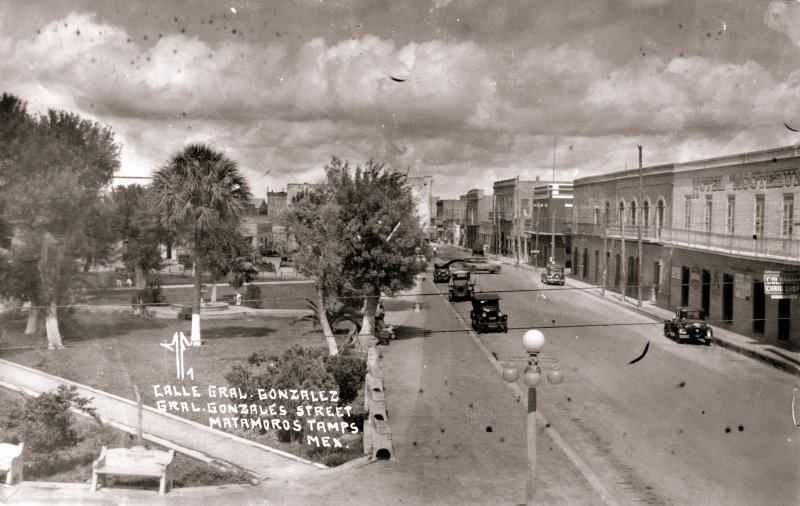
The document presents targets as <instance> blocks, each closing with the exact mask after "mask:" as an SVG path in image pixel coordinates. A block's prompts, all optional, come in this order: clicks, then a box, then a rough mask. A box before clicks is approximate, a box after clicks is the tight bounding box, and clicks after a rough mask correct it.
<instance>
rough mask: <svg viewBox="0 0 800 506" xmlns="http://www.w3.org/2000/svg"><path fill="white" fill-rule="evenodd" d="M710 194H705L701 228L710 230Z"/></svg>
mask: <svg viewBox="0 0 800 506" xmlns="http://www.w3.org/2000/svg"><path fill="white" fill-rule="evenodd" d="M711 211H712V196H711V195H706V205H705V208H704V211H703V230H704V231H706V232H711Z"/></svg>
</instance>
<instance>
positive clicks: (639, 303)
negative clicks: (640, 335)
mask: <svg viewBox="0 0 800 506" xmlns="http://www.w3.org/2000/svg"><path fill="white" fill-rule="evenodd" d="M638 148H639V209H640V212H639V216H637V218H638V219H637V220H636V225H637V227H636V228H637V229H638V232H637V235H638V241H639V262H638V265H637V267H636V274H637V276H636V291H637V297H636V306H637V307H642V221H644V220H643V218H644V201H643V200H642V147H641V146H638Z"/></svg>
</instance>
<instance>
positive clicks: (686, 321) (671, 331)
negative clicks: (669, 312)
mask: <svg viewBox="0 0 800 506" xmlns="http://www.w3.org/2000/svg"><path fill="white" fill-rule="evenodd" d="M705 320H706V314H705V311H704V310H703V309H701V308H697V307H678V308H675V316H674V317H673V318H672V319H671V320H664V335H665V336H666V337H670V338H673V339H677V340H678V341H679V342H680V341H689V340H692V341H702V342H703V343H704V344H706V345H709V344H711V340H712V339H713V337H714V335H713V332H712V331H711V327H709V326H708V325H707V324H706V321H705Z"/></svg>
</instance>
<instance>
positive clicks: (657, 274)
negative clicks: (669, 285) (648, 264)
mask: <svg viewBox="0 0 800 506" xmlns="http://www.w3.org/2000/svg"><path fill="white" fill-rule="evenodd" d="M660 289H661V262H653V290H652V294H653V296H652V300H654V301H655V300H656V299H657V298H658V292H659V290H660Z"/></svg>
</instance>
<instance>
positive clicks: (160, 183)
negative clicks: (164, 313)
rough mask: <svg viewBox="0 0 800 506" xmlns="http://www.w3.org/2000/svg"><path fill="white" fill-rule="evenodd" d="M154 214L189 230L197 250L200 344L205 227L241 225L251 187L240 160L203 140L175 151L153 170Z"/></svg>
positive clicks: (196, 340)
mask: <svg viewBox="0 0 800 506" xmlns="http://www.w3.org/2000/svg"><path fill="white" fill-rule="evenodd" d="M151 187H152V189H153V192H154V198H155V205H154V209H155V212H156V215H157V216H158V217H159V219H160V220H161V223H162V224H163V225H164V226H165V227H167V228H168V229H169V230H172V231H176V232H177V231H180V230H181V229H184V227H186V229H188V230H189V233H190V234H191V244H192V249H193V252H194V262H195V269H194V297H193V300H192V343H193V344H194V345H200V343H201V339H200V292H201V289H202V275H203V257H202V251H203V250H202V248H203V237H204V233H205V232H207V231H209V230H211V229H213V228H214V227H215V226H218V225H219V224H220V223H222V222H225V223H229V224H235V225H238V224H239V222H240V221H241V219H242V210H243V208H244V204H245V203H246V202H247V199H249V198H250V187H249V185H248V183H247V179H246V178H245V176H244V174H242V172H241V171H240V170H239V168H238V166H237V165H236V163H235V162H234V161H233V160H231V159H229V158H228V157H227V156H225V155H224V154H223V153H221V152H220V151H217V150H215V149H213V148H211V147H209V146H207V145H205V144H191V145H189V146H187V147H185V148H184V149H182V150H181V151H179V152H178V153H176V154H174V155H173V156H172V157H171V158H170V159H169V160H168V161H167V162H166V163H165V164H164V165H163V166H162V167H161V168H159V169H158V170H156V172H155V174H154V175H153V182H152V183H151Z"/></svg>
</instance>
